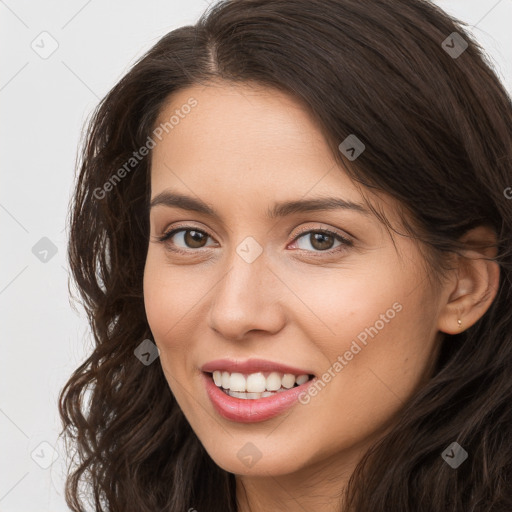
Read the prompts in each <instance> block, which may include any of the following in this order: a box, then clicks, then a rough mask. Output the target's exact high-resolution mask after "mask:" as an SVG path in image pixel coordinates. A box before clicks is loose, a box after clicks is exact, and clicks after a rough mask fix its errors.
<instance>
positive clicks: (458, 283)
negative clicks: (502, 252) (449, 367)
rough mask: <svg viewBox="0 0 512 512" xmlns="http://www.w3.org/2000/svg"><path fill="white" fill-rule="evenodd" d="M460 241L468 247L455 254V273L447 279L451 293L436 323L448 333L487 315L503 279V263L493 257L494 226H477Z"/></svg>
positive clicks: (457, 331)
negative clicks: (501, 277) (501, 275)
mask: <svg viewBox="0 0 512 512" xmlns="http://www.w3.org/2000/svg"><path fill="white" fill-rule="evenodd" d="M460 241H461V242H465V243H466V245H467V247H468V249H467V250H464V251H461V255H460V256H457V257H456V260H455V261H456V267H455V268H454V269H453V271H452V272H453V277H452V278H451V279H450V280H449V282H448V283H447V288H446V290H447V295H448V297H447V300H446V304H445V305H444V306H443V307H442V309H441V311H440V314H439V318H438V325H437V328H438V329H439V330H440V331H441V332H445V333H447V334H458V333H460V332H462V331H464V330H465V329H467V328H468V327H471V326H472V325H473V324H474V323H476V322H477V321H478V320H479V319H480V318H481V317H482V316H483V315H484V313H485V312H486V311H487V310H488V309H489V307H490V305H491V304H492V301H493V300H494V298H495V297H496V293H497V291H498V286H499V279H500V267H499V265H498V263H497V262H496V261H494V260H492V259H490V258H495V257H496V254H497V249H496V233H495V231H494V230H493V229H492V228H488V227H485V226H479V227H477V228H474V229H472V230H470V231H468V232H467V233H466V234H465V235H464V236H463V237H461V239H460ZM458 320H460V321H461V324H460V325H459V323H458Z"/></svg>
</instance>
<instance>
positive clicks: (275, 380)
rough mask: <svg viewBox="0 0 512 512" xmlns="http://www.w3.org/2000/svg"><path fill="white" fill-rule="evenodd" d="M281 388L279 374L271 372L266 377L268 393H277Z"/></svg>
mask: <svg viewBox="0 0 512 512" xmlns="http://www.w3.org/2000/svg"><path fill="white" fill-rule="evenodd" d="M280 387H281V374H280V373H277V372H272V373H271V374H270V375H269V376H268V377H267V389H268V390H269V391H277V390H278V389H279V388H280Z"/></svg>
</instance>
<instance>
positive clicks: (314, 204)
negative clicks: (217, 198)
mask: <svg viewBox="0 0 512 512" xmlns="http://www.w3.org/2000/svg"><path fill="white" fill-rule="evenodd" d="M157 205H163V206H168V207H176V208H181V209H182V210H190V211H195V212H199V213H203V214H205V215H208V216H210V217H217V218H219V217H220V216H219V214H218V213H217V212H216V211H215V210H214V208H212V207H211V206H210V205H208V204H206V203H205V202H203V201H201V200H200V199H196V198H194V197H191V196H186V195H183V194H178V193H176V192H169V191H164V192H160V194H158V195H156V196H155V197H154V198H153V199H152V200H151V202H150V204H149V209H151V208H153V207H155V206H157ZM338 209H345V210H352V211H355V212H358V213H362V214H364V215H369V214H370V212H369V211H368V210H367V209H366V208H365V207H364V206H363V205H362V204H359V203H354V202H352V201H347V200H345V199H341V198H338V197H317V198H313V199H300V200H293V201H283V202H280V203H276V204H274V206H273V207H272V208H269V209H268V210H267V217H268V218H269V219H275V218H278V217H286V216H288V215H292V214H294V213H302V212H313V211H325V210H338Z"/></svg>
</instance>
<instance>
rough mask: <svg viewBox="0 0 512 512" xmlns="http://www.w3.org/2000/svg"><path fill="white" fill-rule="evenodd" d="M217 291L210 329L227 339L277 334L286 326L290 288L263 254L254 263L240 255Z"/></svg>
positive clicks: (232, 262)
mask: <svg viewBox="0 0 512 512" xmlns="http://www.w3.org/2000/svg"><path fill="white" fill-rule="evenodd" d="M230 263H231V265H230V267H229V270H228V271H227V272H226V274H225V275H224V277H223V278H221V280H220V281H219V282H218V284H217V285H216V286H215V287H214V290H213V299H212V301H211V306H210V311H209V326H210V328H211V329H213V330H214V331H216V332H217V333H218V334H219V335H221V336H222V337H223V338H225V339H229V340H232V341H241V340H243V339H245V338H246V337H247V335H248V333H250V332H252V331H256V332H259V333H265V334H267V335H270V334H276V333H277V332H279V331H280V330H281V329H282V328H283V327H284V325H285V320H286V319H285V312H284V308H283V305H282V303H281V298H282V297H283V296H284V295H285V292H284V288H286V286H285V285H284V284H283V282H282V281H281V280H280V279H279V278H278V276H277V275H276V274H275V273H274V271H273V270H271V269H270V268H269V267H268V265H267V262H266V260H265V258H264V254H261V255H260V256H259V257H258V258H257V259H256V260H254V261H252V262H251V263H249V262H247V261H245V260H244V259H243V258H242V257H240V256H239V255H238V254H236V253H235V254H234V257H233V258H231V259H230Z"/></svg>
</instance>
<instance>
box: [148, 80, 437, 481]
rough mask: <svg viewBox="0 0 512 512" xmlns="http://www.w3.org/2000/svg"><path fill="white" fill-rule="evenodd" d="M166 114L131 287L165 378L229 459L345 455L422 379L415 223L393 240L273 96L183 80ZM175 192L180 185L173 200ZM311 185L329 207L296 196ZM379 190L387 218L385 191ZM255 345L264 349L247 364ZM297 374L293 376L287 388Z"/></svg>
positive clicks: (424, 348)
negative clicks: (143, 250)
mask: <svg viewBox="0 0 512 512" xmlns="http://www.w3.org/2000/svg"><path fill="white" fill-rule="evenodd" d="M191 98H193V99H191ZM194 100H195V101H194ZM196 102H197V103H196ZM192 104H193V105H195V106H193V108H188V107H185V105H192ZM176 111H178V112H176ZM173 115H174V116H175V117H174V118H173V121H171V122H170V123H169V120H170V119H171V117H172V116H173ZM165 122H168V124H167V125H166V127H165V128H164V129H160V130H159V131H158V132H157V133H158V134H159V135H160V138H161V140H158V139H155V141H156V142H157V143H156V146H155V148H154V149H153V156H152V169H151V199H152V202H153V206H152V207H151V209H150V225H151V240H150V243H149V249H148V254H147V261H146V267H145V274H144V297H145V305H146V312H147V317H148V321H149V325H150V327H151V331H152V333H153V335H154V340H155V343H156V345H157V346H158V348H159V350H160V363H161V365H162V368H163V370H164V372H165V375H166V378H167V381H168V383H169V386H170V388H171V390H172V392H173V394H174V395H175V397H176V399H177V401H178V403H179V405H180V407H181V409H182V410H183V413H184V414H185V416H186V417H187V420H188V421H189V423H190V425H191V426H192V428H193V429H194V431H195V432H196V434H197V436H198V437H199V439H200V440H201V442H202V444H203V445H204V447H205V449H206V450H207V451H208V453H209V454H210V456H211V457H212V458H213V460H214V461H215V462H216V463H217V464H218V465H219V466H221V467H222V468H224V469H225V470H227V471H229V472H233V473H235V474H245V475H248V474H251V475H284V474H291V473H294V472H298V471H301V470H306V469H307V468H312V467H314V465H315V464H325V463H326V461H329V462H332V463H333V464H336V463H338V464H337V466H336V467H338V468H342V467H343V466H344V465H346V464H348V463H349V462H350V461H353V460H356V459H357V457H359V456H360V455H361V454H362V451H363V450H364V449H365V448H366V447H367V446H368V445H369V443H371V442H372V440H374V439H376V438H378V437H379V436H381V435H382V433H383V432H384V431H385V429H386V428H387V427H388V426H389V422H390V421H391V420H392V419H393V415H394V414H395V413H396V412H397V411H398V410H399V409H400V408H401V407H402V405H403V403H404V402H405V401H406V400H407V399H408V397H410V395H411V394H412V393H413V392H414V390H415V389H416V388H417V387H418V386H419V385H420V384H421V383H422V382H423V381H424V379H425V378H427V377H428V375H429V372H430V368H431V363H432V361H433V357H434V354H435V351H436V346H437V341H438V337H439V335H440V333H439V331H438V329H437V318H438V314H439V311H440V306H439V304H440V302H442V300H441V299H442V298H443V297H441V296H440V294H441V293H443V292H442V291H435V290H434V288H433V287H432V286H431V284H430V282H429V280H428V279H427V273H426V270H425V265H424V261H423V257H422V254H421V252H420V251H419V249H418V248H417V246H416V245H415V244H414V243H413V242H412V241H411V240H410V239H408V238H406V237H402V236H395V242H396V247H395V246H394V245H393V241H392V240H391V238H390V236H389V234H388V231H387V230H386V229H385V227H384V226H383V224H382V223H380V222H379V221H378V220H377V219H376V218H375V217H374V216H373V215H372V214H371V213H369V211H368V209H367V206H366V205H365V204H364V201H363V197H362V195H361V194H360V192H359V191H358V189H357V187H356V186H355V185H354V183H353V182H352V181H351V180H350V179H349V178H348V177H347V175H346V174H345V172H344V170H343V169H342V168H340V167H339V166H338V165H337V164H336V163H335V161H334V159H333V157H332V155H331V153H330V151H329V148H328V146H327V143H326V142H325V140H324V139H323V137H322V135H321V132H320V130H319V128H318V127H317V126H316V125H315V123H314V122H313V120H312V119H311V118H310V117H309V115H308V114H307V113H306V112H305V110H303V109H302V108H301V106H300V105H299V104H297V103H295V102H294V100H292V99H291V98H289V97H288V96H286V95H285V94H283V93H280V92H276V91H275V90H270V89H266V88H263V87H261V88H250V87H249V86H247V85H244V86H243V87H242V86H238V87H233V86H228V85H211V86H208V87H191V88H189V89H186V90H182V91H180V92H179V93H176V94H175V95H174V96H173V98H172V101H171V102H170V103H169V104H168V105H167V106H166V108H165V109H164V110H163V111H162V112H161V115H160V118H159V121H158V123H159V124H160V123H165ZM347 135H348V134H347ZM340 142H342V141H341V140H340ZM366 150H371V149H368V148H367V149H366ZM355 163H356V164H357V162H355ZM178 195H179V196H186V197H187V198H189V199H188V200H187V201H184V200H183V201H181V203H180V204H181V206H180V205H178V204H176V201H174V200H173V199H176V196H178ZM321 198H322V199H325V198H331V199H332V201H331V203H330V206H331V208H327V207H326V206H324V207H323V208H314V209H313V208H310V209H309V210H307V209H305V208H302V207H300V205H301V203H302V202H304V205H307V204H309V203H308V202H311V201H315V200H320V199H321ZM288 202H291V203H293V205H292V206H290V207H285V206H283V205H284V204H286V203H288ZM335 202H337V204H335ZM197 203H201V204H205V205H207V207H208V209H209V210H211V211H207V209H206V208H204V209H203V211H197V210H196V209H194V207H193V206H194V205H196V204H197ZM374 204H375V205H376V206H377V207H379V208H381V209H382V210H383V211H384V212H385V213H386V214H387V216H388V218H389V219H390V220H391V221H392V222H393V220H395V221H396V217H395V213H394V208H395V207H396V205H395V203H394V202H393V201H391V200H387V201H386V202H384V200H383V199H382V198H381V199H377V198H375V202H374ZM333 206H336V207H333ZM272 212H273V213H274V214H273V215H270V213H272ZM178 228H179V231H177V232H176V233H175V234H174V235H172V236H171V237H169V238H168V239H167V240H166V241H158V240H157V239H158V237H162V236H164V235H165V234H166V233H169V232H170V231H171V230H175V229H178ZM321 230H328V231H331V232H332V233H334V235H331V234H329V233H322V231H321ZM339 237H340V238H339ZM344 240H346V241H344ZM178 251H182V252H178ZM256 359H258V360H263V361H265V362H266V364H263V363H261V361H260V363H258V361H256V362H255V364H253V365H252V366H251V364H248V365H245V366H244V365H243V363H246V362H247V361H249V363H251V361H252V362H254V360H256ZM219 360H222V362H218V361H219ZM216 361H217V362H216ZM212 362H213V363H212ZM223 363H225V364H223ZM279 365H282V366H279ZM203 370H207V371H203ZM217 370H218V371H219V373H217V372H216V373H215V380H216V381H217V384H219V385H220V386H223V387H226V388H227V387H231V388H235V391H236V390H240V389H244V387H245V389H247V386H249V392H250V393H257V394H251V395H246V394H244V395H239V396H243V397H244V398H242V397H240V398H239V397H236V396H234V397H233V396H229V395H228V394H226V392H224V391H222V390H220V388H219V387H218V386H217V385H216V384H215V382H214V380H213V378H212V373H213V372H214V371H217ZM233 374H235V375H233ZM240 374H242V375H240ZM284 375H287V376H286V377H284ZM301 375H314V376H315V379H314V380H309V381H307V382H306V383H302V381H303V380H304V379H305V377H300V376H301ZM283 377H284V378H283ZM297 380H298V383H299V384H301V383H302V384H301V387H300V390H297V389H295V388H294V387H292V388H290V389H289V390H288V388H289V387H290V386H295V382H297ZM277 387H280V388H281V389H284V390H285V391H281V392H276V391H275V390H276V388H277ZM262 389H266V390H267V391H266V392H263V393H264V395H263V396H262V395H261V393H262ZM231 392H233V390H231ZM239 392H240V393H242V391H239ZM235 394H236V393H235ZM269 394H270V396H268V395H269ZM332 467H334V466H332Z"/></svg>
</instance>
